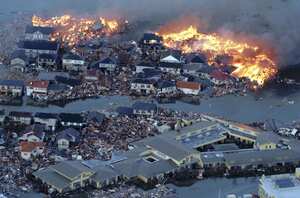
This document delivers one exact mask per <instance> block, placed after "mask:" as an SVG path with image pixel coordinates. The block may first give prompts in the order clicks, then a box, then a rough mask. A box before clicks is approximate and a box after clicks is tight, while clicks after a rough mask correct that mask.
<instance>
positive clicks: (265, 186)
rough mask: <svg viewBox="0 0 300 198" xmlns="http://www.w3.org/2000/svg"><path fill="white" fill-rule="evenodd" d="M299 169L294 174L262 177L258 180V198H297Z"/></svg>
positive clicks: (299, 190) (299, 188)
mask: <svg viewBox="0 0 300 198" xmlns="http://www.w3.org/2000/svg"><path fill="white" fill-rule="evenodd" d="M299 176H300V169H299V168H297V169H296V173H295V174H282V175H272V176H262V178H261V179H260V180H259V189H258V195H259V197H260V198H299V196H300V180H299V179H300V177H299Z"/></svg>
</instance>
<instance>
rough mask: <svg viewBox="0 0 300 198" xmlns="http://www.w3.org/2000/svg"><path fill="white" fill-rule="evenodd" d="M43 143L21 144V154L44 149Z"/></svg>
mask: <svg viewBox="0 0 300 198" xmlns="http://www.w3.org/2000/svg"><path fill="white" fill-rule="evenodd" d="M44 145H45V144H44V143H43V142H25V141H23V142H21V143H20V150H21V152H32V151H33V150H34V149H36V148H38V147H44Z"/></svg>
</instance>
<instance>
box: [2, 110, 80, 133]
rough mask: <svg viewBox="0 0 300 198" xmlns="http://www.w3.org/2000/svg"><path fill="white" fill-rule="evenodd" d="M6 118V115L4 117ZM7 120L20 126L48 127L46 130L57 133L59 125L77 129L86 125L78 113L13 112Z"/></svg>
mask: <svg viewBox="0 0 300 198" xmlns="http://www.w3.org/2000/svg"><path fill="white" fill-rule="evenodd" d="M3 116H4V117H6V116H5V114H4V115H3ZM7 118H8V119H9V120H10V121H12V122H16V123H19V124H24V125H31V124H32V123H35V124H43V125H45V127H46V130H49V131H55V130H56V128H57V126H58V124H60V125H61V126H63V127H75V128H81V127H83V126H84V125H85V120H84V117H83V116H82V115H81V114H77V113H60V114H54V113H35V114H33V113H31V112H20V111H11V112H9V114H8V116H7Z"/></svg>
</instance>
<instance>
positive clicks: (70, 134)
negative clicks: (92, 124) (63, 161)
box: [56, 128, 80, 150]
mask: <svg viewBox="0 0 300 198" xmlns="http://www.w3.org/2000/svg"><path fill="white" fill-rule="evenodd" d="M79 141H80V132H79V131H77V130H76V129H74V128H67V129H65V130H63V131H61V132H59V133H58V135H57V136H56V142H57V146H58V149H59V150H66V149H69V147H70V146H71V145H77V144H78V143H79Z"/></svg>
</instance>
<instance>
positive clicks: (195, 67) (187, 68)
mask: <svg viewBox="0 0 300 198" xmlns="http://www.w3.org/2000/svg"><path fill="white" fill-rule="evenodd" d="M205 65H206V62H205V61H204V59H203V58H201V57H200V56H194V57H193V58H192V59H191V60H190V62H189V63H187V64H184V65H183V67H182V71H183V73H185V74H190V75H198V73H199V69H201V68H202V67H204V66H205Z"/></svg>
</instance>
